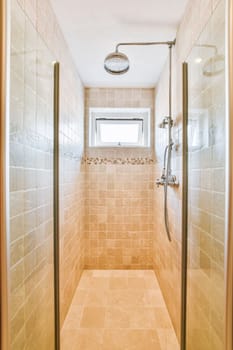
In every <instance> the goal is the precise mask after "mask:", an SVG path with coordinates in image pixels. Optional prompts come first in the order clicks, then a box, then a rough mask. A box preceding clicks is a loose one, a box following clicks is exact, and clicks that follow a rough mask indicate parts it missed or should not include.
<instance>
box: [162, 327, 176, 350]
mask: <svg viewBox="0 0 233 350" xmlns="http://www.w3.org/2000/svg"><path fill="white" fill-rule="evenodd" d="M156 331H157V334H158V338H159V343H160V347H161V350H179V349H180V346H179V343H178V340H177V338H176V335H175V331H174V330H173V329H167V330H166V329H159V328H157V330H156Z"/></svg>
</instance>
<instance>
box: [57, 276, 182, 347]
mask: <svg viewBox="0 0 233 350" xmlns="http://www.w3.org/2000/svg"><path fill="white" fill-rule="evenodd" d="M150 349H151V350H178V349H179V346H178V342H177V339H176V335H175V332H174V329H173V327H172V323H171V320H170V317H169V314H168V311H167V308H166V305H165V302H164V299H163V296H162V293H161V290H160V288H159V284H158V281H157V279H156V276H155V274H154V272H153V271H149V270H146V271H143V270H101V271H100V270H87V271H84V273H83V275H82V277H81V280H80V283H79V286H78V288H77V290H76V293H75V295H74V298H73V301H72V305H71V306H70V309H69V312H68V314H67V317H66V319H65V322H64V325H63V328H62V332H61V350H150Z"/></svg>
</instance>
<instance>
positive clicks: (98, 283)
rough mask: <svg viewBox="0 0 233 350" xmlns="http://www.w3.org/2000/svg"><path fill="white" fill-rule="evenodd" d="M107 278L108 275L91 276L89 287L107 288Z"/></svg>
mask: <svg viewBox="0 0 233 350" xmlns="http://www.w3.org/2000/svg"><path fill="white" fill-rule="evenodd" d="M108 288H109V278H108V277H92V279H91V289H92V290H93V289H108Z"/></svg>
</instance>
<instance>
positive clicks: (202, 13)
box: [153, 0, 223, 346]
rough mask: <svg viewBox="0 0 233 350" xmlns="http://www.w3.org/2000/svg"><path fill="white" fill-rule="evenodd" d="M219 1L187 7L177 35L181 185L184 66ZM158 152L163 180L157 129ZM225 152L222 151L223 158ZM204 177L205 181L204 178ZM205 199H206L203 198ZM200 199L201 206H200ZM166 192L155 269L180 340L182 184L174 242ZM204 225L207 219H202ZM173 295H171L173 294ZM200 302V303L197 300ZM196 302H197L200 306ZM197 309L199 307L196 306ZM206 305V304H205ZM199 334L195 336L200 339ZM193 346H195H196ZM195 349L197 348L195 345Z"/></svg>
mask: <svg viewBox="0 0 233 350" xmlns="http://www.w3.org/2000/svg"><path fill="white" fill-rule="evenodd" d="M218 3H219V1H212V0H208V1H199V0H192V1H190V2H189V3H188V6H187V8H186V11H185V14H184V17H183V20H182V22H181V24H180V27H179V30H178V33H177V42H176V46H175V48H174V54H173V78H174V79H173V108H172V113H173V118H174V120H175V126H174V129H173V138H174V140H175V147H174V151H173V159H172V169H173V173H174V174H175V175H177V177H178V178H179V181H181V168H182V161H181V142H182V139H181V138H182V124H181V120H182V63H183V62H184V61H185V60H186V59H187V58H188V55H189V53H190V51H191V49H192V47H193V46H194V43H195V42H196V40H197V39H198V37H199V35H200V33H201V32H202V31H203V29H204V27H205V26H206V24H207V22H208V21H209V19H210V17H211V16H212V14H213V12H214V10H215V9H216V6H217V4H218ZM167 89H168V66H167V65H166V67H165V69H164V71H163V73H162V75H161V78H160V81H159V83H158V85H157V87H156V92H157V94H156V104H155V105H156V122H155V124H156V125H157V124H158V123H159V122H160V121H161V120H162V118H163V116H165V115H167V113H168V93H167V92H168V90H167ZM155 130H156V132H155V143H156V145H155V150H156V158H157V160H158V163H157V164H156V166H155V174H156V177H159V176H161V171H162V159H163V151H164V146H165V144H166V142H167V139H166V133H165V132H164V130H160V129H158V128H156V129H155ZM222 152H223V149H221V150H220V149H219V154H220V157H221V156H222V154H223V153H222ZM206 174H207V172H206ZM204 176H205V175H204V173H203V178H204ZM203 199H204V197H203ZM200 202H201V201H200V199H199V203H200ZM162 203H163V189H158V190H156V192H155V196H154V204H155V212H156V213H157V215H155V217H154V219H155V220H154V224H155V229H154V235H153V242H154V249H153V257H154V269H155V272H156V274H157V276H158V280H159V283H160V285H161V288H162V291H163V294H164V296H165V300H166V303H167V306H168V309H169V312H170V315H171V317H172V321H173V324H174V326H175V329H176V332H177V336H178V337H179V336H180V309H181V305H180V300H181V299H180V295H181V289H180V286H181V184H180V187H179V188H178V189H174V188H169V193H168V210H169V218H170V219H169V222H170V229H171V233H172V242H171V243H169V242H168V240H167V238H166V232H165V229H164V222H163V205H162ZM202 220H203V224H204V222H205V218H204V217H202ZM171 291H172V292H171ZM198 301H199V302H200V299H199V300H198ZM198 301H197V300H196V302H198ZM202 302H203V300H202V301H201V303H202ZM195 305H196V304H195ZM202 305H203V304H202ZM197 336H198V334H195V337H197ZM193 344H196V342H194V343H193ZM194 346H195V345H194Z"/></svg>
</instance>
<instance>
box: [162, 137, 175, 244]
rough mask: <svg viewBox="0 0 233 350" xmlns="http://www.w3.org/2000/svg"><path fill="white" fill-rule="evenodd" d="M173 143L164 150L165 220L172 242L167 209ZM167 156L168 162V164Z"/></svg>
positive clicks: (169, 238) (168, 235)
mask: <svg viewBox="0 0 233 350" xmlns="http://www.w3.org/2000/svg"><path fill="white" fill-rule="evenodd" d="M172 146H173V143H170V144H169V145H168V146H167V147H166V148H165V152H164V172H165V181H164V222H165V228H166V233H167V237H168V240H169V241H170V242H171V234H170V229H169V220H168V209H167V195H168V184H169V176H170V175H171V174H170V172H171V171H170V169H171V152H172ZM166 158H167V164H166Z"/></svg>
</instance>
